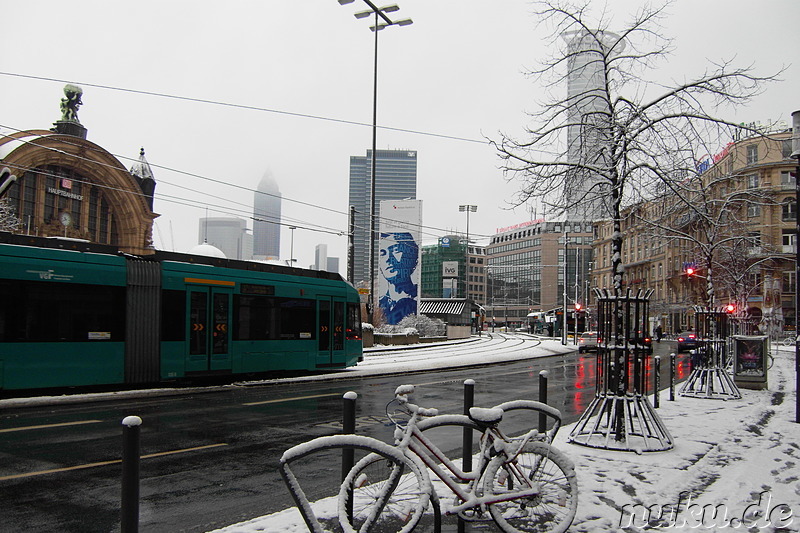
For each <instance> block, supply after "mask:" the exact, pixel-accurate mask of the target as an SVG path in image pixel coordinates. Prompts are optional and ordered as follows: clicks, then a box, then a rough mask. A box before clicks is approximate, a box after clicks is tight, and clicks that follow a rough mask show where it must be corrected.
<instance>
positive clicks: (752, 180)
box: [747, 174, 758, 189]
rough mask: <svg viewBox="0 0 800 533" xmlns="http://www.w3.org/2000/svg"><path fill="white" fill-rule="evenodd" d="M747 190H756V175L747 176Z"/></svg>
mask: <svg viewBox="0 0 800 533" xmlns="http://www.w3.org/2000/svg"><path fill="white" fill-rule="evenodd" d="M747 188H748V189H758V174H748V175H747Z"/></svg>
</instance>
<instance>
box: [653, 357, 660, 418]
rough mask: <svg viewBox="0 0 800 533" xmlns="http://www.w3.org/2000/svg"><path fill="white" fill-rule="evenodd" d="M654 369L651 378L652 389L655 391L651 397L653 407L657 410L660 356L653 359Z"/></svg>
mask: <svg viewBox="0 0 800 533" xmlns="http://www.w3.org/2000/svg"><path fill="white" fill-rule="evenodd" d="M654 359H655V363H656V368H655V375H654V376H653V380H654V381H655V383H653V388H654V389H655V392H654V396H653V407H655V408H656V409H658V407H659V398H658V397H659V393H660V391H661V356H660V355H657V356H655V357H654Z"/></svg>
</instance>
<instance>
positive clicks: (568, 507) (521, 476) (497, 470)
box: [483, 442, 578, 533]
mask: <svg viewBox="0 0 800 533" xmlns="http://www.w3.org/2000/svg"><path fill="white" fill-rule="evenodd" d="M483 479H484V492H485V494H486V495H487V496H489V497H492V498H493V497H497V498H504V500H502V501H498V502H496V503H490V504H489V511H490V512H491V514H492V518H493V519H494V521H495V523H496V524H497V525H498V526H499V527H500V529H502V530H503V531H505V532H506V533H534V532H545V531H546V532H548V533H562V532H563V531H566V529H567V528H568V527H569V526H570V524H572V521H573V520H574V519H575V511H576V509H577V507H578V482H577V478H576V476H575V467H574V466H573V465H572V461H570V460H569V459H568V458H567V457H566V456H565V455H563V454H561V452H559V451H558V450H556V449H555V448H553V447H552V446H549V445H547V444H545V443H542V442H528V443H526V444H525V446H524V447H523V449H522V451H521V452H520V453H519V455H517V457H516V458H514V459H513V460H511V461H508V462H506V456H505V454H501V455H498V456H496V457H495V458H493V459H492V461H491V462H490V463H489V465H488V466H487V468H486V474H485V475H484V478H483ZM531 488H534V489H538V492H537V493H536V494H534V495H529V496H521V495H518V496H515V493H519V491H524V490H527V489H531ZM505 498H507V499H505Z"/></svg>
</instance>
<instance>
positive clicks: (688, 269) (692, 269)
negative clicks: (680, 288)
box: [686, 266, 695, 278]
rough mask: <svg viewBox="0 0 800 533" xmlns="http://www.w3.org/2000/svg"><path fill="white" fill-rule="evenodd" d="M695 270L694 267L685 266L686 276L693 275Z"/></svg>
mask: <svg viewBox="0 0 800 533" xmlns="http://www.w3.org/2000/svg"><path fill="white" fill-rule="evenodd" d="M694 273H695V270H694V267H690V266H687V267H686V277H688V278H691V277H692V276H694Z"/></svg>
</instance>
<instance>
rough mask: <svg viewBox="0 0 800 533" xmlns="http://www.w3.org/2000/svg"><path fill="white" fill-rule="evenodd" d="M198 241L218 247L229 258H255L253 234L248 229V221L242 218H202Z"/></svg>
mask: <svg viewBox="0 0 800 533" xmlns="http://www.w3.org/2000/svg"><path fill="white" fill-rule="evenodd" d="M197 242H198V243H208V244H210V245H212V246H214V247H216V248H218V249H219V250H221V251H222V253H224V254H225V257H227V258H228V259H242V260H245V261H248V260H250V259H252V258H253V236H252V235H251V234H250V233H249V232H248V231H247V221H246V220H244V219H241V218H237V217H212V218H201V219H200V228H199V232H198V239H197Z"/></svg>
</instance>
